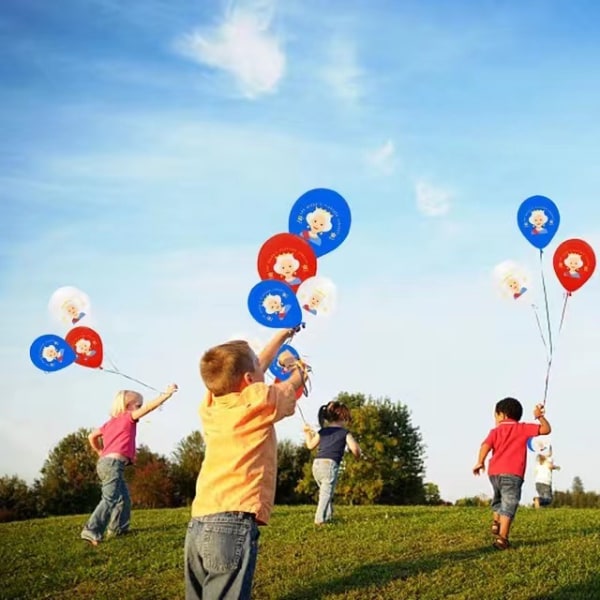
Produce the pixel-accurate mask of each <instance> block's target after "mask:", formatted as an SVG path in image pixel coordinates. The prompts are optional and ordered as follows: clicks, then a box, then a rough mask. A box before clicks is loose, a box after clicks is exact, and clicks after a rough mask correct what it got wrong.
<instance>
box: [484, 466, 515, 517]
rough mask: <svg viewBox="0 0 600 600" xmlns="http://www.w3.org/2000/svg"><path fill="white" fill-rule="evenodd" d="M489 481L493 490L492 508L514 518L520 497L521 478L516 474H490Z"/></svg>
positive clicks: (500, 513)
mask: <svg viewBox="0 0 600 600" xmlns="http://www.w3.org/2000/svg"><path fill="white" fill-rule="evenodd" d="M490 482H491V484H492V489H493V490H494V497H493V498H492V510H493V511H494V512H495V513H498V514H499V515H503V516H505V517H509V518H511V519H514V517H515V514H516V512H517V508H518V507H519V500H520V499H521V488H522V487H523V479H522V478H521V477H519V476H518V475H490Z"/></svg>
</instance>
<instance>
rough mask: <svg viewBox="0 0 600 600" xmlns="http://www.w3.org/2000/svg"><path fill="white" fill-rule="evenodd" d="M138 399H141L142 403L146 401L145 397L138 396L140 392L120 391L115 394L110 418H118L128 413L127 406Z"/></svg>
mask: <svg viewBox="0 0 600 600" xmlns="http://www.w3.org/2000/svg"><path fill="white" fill-rule="evenodd" d="M136 399H139V401H140V403H142V402H143V401H144V397H143V396H142V395H141V394H138V392H133V391H132V390H120V391H118V392H117V393H116V394H115V398H114V400H113V403H112V407H111V409H110V416H111V417H118V416H119V415H121V414H123V413H124V412H127V405H128V404H129V403H130V402H132V401H134V400H136Z"/></svg>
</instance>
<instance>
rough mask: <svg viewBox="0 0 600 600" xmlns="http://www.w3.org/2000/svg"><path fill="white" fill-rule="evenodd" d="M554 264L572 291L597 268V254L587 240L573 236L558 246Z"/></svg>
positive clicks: (563, 284) (558, 275)
mask: <svg viewBox="0 0 600 600" xmlns="http://www.w3.org/2000/svg"><path fill="white" fill-rule="evenodd" d="M553 264H554V272H555V273H556V276H557V277H558V280H559V281H560V283H561V284H562V286H563V287H564V288H565V290H567V292H569V293H571V292H574V291H576V290H578V289H579V288H580V287H581V286H582V285H583V284H584V283H585V282H586V281H587V280H588V279H589V278H590V277H591V276H592V274H593V272H594V269H595V268H596V255H595V254H594V250H593V249H592V247H591V246H590V245H589V244H588V243H587V242H584V241H583V240H579V239H576V238H573V239H570V240H565V241H564V242H563V243H562V244H560V245H559V246H558V248H557V249H556V251H555V252H554V259H553Z"/></svg>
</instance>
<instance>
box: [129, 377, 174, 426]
mask: <svg viewBox="0 0 600 600" xmlns="http://www.w3.org/2000/svg"><path fill="white" fill-rule="evenodd" d="M178 389H179V388H178V387H177V384H175V383H172V384H171V385H170V386H168V387H167V389H166V391H164V392H163V393H162V394H160V396H157V397H156V398H154V400H150V402H148V403H147V404H142V406H141V407H140V408H136V409H135V410H133V411H131V418H132V419H133V420H134V421H138V420H139V419H141V418H142V417H144V416H145V415H147V414H148V413H150V412H152V411H153V410H155V409H157V408H158V407H159V406H160V405H161V404H164V403H165V402H166V401H167V400H168V399H169V398H170V397H171V396H172V395H173V394H174V393H175V392H176V391H177V390H178Z"/></svg>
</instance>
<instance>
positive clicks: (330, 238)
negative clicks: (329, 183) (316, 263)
mask: <svg viewBox="0 0 600 600" xmlns="http://www.w3.org/2000/svg"><path fill="white" fill-rule="evenodd" d="M351 222H352V217H351V215H350V207H349V206H348V203H347V202H346V200H344V198H343V197H342V196H340V195H339V194H338V193H337V192H334V191H333V190H328V189H325V188H317V189H314V190H310V191H308V192H306V193H305V194H303V195H302V196H300V198H298V200H296V202H295V203H294V205H293V206H292V210H291V212H290V219H289V230H290V233H293V234H296V235H299V236H301V237H303V238H304V239H305V240H307V241H308V242H310V245H311V246H312V247H313V250H314V251H315V254H316V255H317V257H319V256H323V254H327V253H328V252H331V251H332V250H335V249H336V248H337V247H338V246H339V245H340V244H341V243H342V242H343V241H344V240H345V239H346V237H347V236H348V233H349V231H350V224H351Z"/></svg>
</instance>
